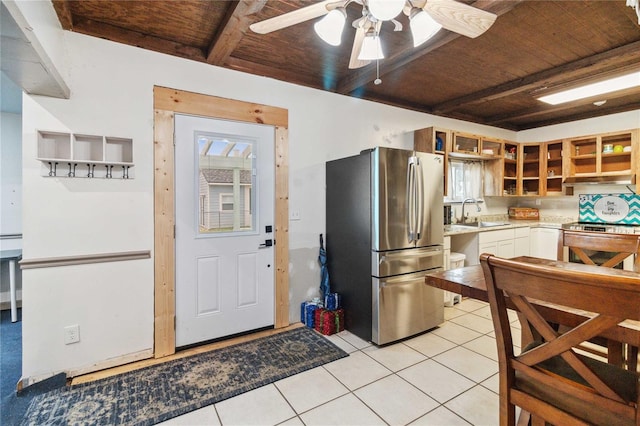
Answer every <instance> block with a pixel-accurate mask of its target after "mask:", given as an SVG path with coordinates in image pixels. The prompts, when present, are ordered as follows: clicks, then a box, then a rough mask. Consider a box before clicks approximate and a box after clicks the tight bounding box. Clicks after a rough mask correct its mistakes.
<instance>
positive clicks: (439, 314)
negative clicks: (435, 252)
mask: <svg viewBox="0 0 640 426" xmlns="http://www.w3.org/2000/svg"><path fill="white" fill-rule="evenodd" d="M438 270H442V269H441V268H440V269H433V270H430V271H429V272H436V271H438ZM425 274H426V272H424V271H423V272H417V273H413V274H407V275H401V276H394V277H388V278H375V277H373V278H372V293H373V300H372V302H373V303H372V304H373V306H372V311H373V321H372V330H371V331H372V333H371V334H372V337H371V340H372V341H373V343H376V344H378V345H383V344H386V343H390V342H393V341H396V340H399V339H403V338H405V337H409V336H412V335H414V334H417V333H421V332H423V331H426V330H429V329H431V328H434V327H436V326H438V325H440V324H442V323H443V322H444V306H443V303H442V300H443V298H444V293H443V291H442V290H440V289H437V288H434V287H430V286H428V285H426V284H425V281H424V277H425Z"/></svg>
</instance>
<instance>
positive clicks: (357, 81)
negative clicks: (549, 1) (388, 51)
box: [336, 0, 524, 95]
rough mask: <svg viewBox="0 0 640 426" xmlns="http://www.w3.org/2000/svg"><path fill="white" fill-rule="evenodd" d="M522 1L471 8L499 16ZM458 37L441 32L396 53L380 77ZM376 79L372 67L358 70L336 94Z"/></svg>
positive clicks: (486, 0)
mask: <svg viewBox="0 0 640 426" xmlns="http://www.w3.org/2000/svg"><path fill="white" fill-rule="evenodd" d="M522 1H524V0H514V1H502V0H478V1H476V2H474V3H472V4H471V6H473V7H477V8H478V9H482V10H485V11H487V12H492V13H495V14H496V15H498V16H501V15H504V14H505V13H507V12H509V11H510V10H512V9H513V8H514V7H516V6H517V5H518V4H520V2H522ZM489 30H491V29H489ZM458 37H462V36H461V35H460V34H458V33H454V32H451V31H442V32H439V33H438V34H436V36H435V37H434V38H433V39H432V40H431V41H430V42H429V43H428V45H426V46H424V47H423V48H421V49H414V48H407V49H406V50H404V51H402V52H398V53H397V54H395V55H394V56H392V57H391V58H389V59H388V60H384V61H382V63H381V64H380V76H383V75H385V74H388V73H390V72H393V71H395V70H397V69H398V68H400V67H403V66H405V65H406V64H408V63H409V62H412V61H414V60H416V59H418V58H420V57H422V56H424V55H426V54H427V53H429V52H431V51H433V50H436V49H438V48H440V47H442V46H444V45H446V44H447V43H450V42H452V41H453V40H455V39H457V38H458ZM376 77H377V76H376V69H375V68H374V67H365V68H360V69H359V70H358V71H354V72H350V73H349V74H348V76H347V77H346V78H344V79H343V80H342V81H340V82H339V83H338V85H337V89H336V92H337V93H341V94H344V95H346V94H349V93H351V92H353V91H354V90H356V89H357V88H359V87H362V86H364V85H366V84H367V83H370V82H372V81H373V80H374V79H375V78H376Z"/></svg>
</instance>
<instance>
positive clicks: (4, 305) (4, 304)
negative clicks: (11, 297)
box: [0, 300, 22, 311]
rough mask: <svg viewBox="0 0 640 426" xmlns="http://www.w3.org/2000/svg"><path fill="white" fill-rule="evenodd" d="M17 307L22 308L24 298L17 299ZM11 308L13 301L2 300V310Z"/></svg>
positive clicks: (0, 309)
mask: <svg viewBox="0 0 640 426" xmlns="http://www.w3.org/2000/svg"><path fill="white" fill-rule="evenodd" d="M16 307H17V308H22V300H17V301H16ZM10 309H11V302H0V311H8V310H10Z"/></svg>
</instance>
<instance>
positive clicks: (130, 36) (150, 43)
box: [73, 19, 206, 62]
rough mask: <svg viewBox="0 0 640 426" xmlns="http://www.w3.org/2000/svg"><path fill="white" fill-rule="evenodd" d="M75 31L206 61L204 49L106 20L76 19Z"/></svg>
mask: <svg viewBox="0 0 640 426" xmlns="http://www.w3.org/2000/svg"><path fill="white" fill-rule="evenodd" d="M73 31H74V32H77V33H81V34H86V35H90V36H94V37H99V38H104V39H107V40H111V41H116V42H118V43H124V44H128V45H131V46H137V47H140V48H142V49H148V50H153V51H155V52H160V53H166V54H168V55H173V56H178V57H180V58H185V59H191V60H194V61H199V62H205V59H206V58H205V56H204V53H203V52H202V50H200V49H198V48H196V47H193V46H187V45H184V44H181V43H176V42H174V41H171V40H166V39H163V38H160V37H155V36H150V35H147V34H143V33H140V32H137V31H131V30H125V29H123V28H120V27H116V26H115V25H110V24H105V23H104V22H98V21H93V20H91V19H76V20H75V22H74V25H73Z"/></svg>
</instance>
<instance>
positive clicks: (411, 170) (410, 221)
mask: <svg viewBox="0 0 640 426" xmlns="http://www.w3.org/2000/svg"><path fill="white" fill-rule="evenodd" d="M415 162H416V157H409V164H408V165H407V228H408V235H407V237H408V240H409V242H410V243H412V242H414V241H415V240H416V231H415V229H416V228H415V225H416V223H415V222H416V216H415V203H416V200H415V195H416V194H415V185H416V169H415Z"/></svg>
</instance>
